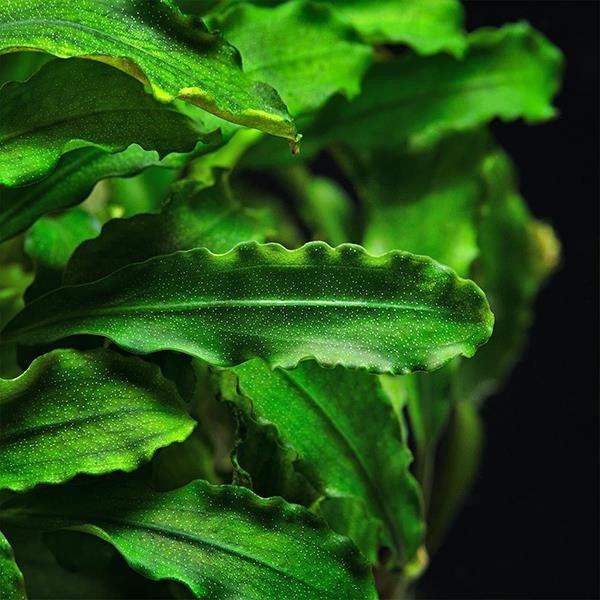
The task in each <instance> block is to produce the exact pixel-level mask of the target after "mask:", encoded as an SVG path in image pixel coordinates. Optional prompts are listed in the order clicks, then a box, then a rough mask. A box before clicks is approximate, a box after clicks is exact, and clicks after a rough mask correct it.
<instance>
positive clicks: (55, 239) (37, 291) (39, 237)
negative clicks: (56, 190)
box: [25, 209, 100, 302]
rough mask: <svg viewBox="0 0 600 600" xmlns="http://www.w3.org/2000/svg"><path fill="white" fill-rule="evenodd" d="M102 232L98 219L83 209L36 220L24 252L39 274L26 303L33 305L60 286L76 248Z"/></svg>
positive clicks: (26, 295)
mask: <svg viewBox="0 0 600 600" xmlns="http://www.w3.org/2000/svg"><path fill="white" fill-rule="evenodd" d="M99 231H100V223H98V221H97V219H96V218H95V217H94V216H93V215H90V214H89V213H87V212H85V211H84V210H81V209H74V210H72V211H69V212H67V213H64V214H62V215H59V216H57V217H43V218H41V219H39V220H38V221H36V222H35V223H34V225H33V227H32V228H31V229H30V230H29V232H28V233H27V236H26V237H25V250H26V252H27V254H28V255H29V257H30V258H31V259H32V260H33V263H34V265H35V271H36V274H35V281H34V282H33V284H32V285H31V286H30V287H29V288H28V290H27V292H26V294H25V300H26V301H27V302H31V301H32V300H34V299H35V298H38V297H39V296H42V295H43V294H45V293H46V292H49V291H50V290H53V289H54V288H57V287H60V284H61V282H62V276H63V271H64V269H65V267H66V266H67V262H68V260H69V258H70V257H71V254H73V252H74V251H75V248H77V246H79V244H81V243H82V242H83V241H85V240H87V239H89V238H91V237H94V236H95V235H97V234H98V233H99Z"/></svg>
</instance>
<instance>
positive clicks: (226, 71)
mask: <svg viewBox="0 0 600 600" xmlns="http://www.w3.org/2000/svg"><path fill="white" fill-rule="evenodd" d="M22 48H27V49H35V50H39V51H41V52H47V53H48V54H53V55H55V56H57V57H59V58H73V57H85V58H88V59H90V58H91V59H94V60H98V61H102V62H106V63H108V64H110V65H112V66H114V67H116V68H118V69H120V70H122V71H124V72H126V73H128V74H129V75H131V76H133V77H135V78H136V79H139V80H140V81H141V82H142V83H145V84H149V85H150V87H151V88H152V91H153V93H154V95H155V96H156V98H157V99H158V100H160V101H161V102H170V101H172V100H174V99H175V98H182V99H184V100H186V101H188V102H191V103H192V104H197V105H198V106H200V107H201V108H203V109H205V110H207V111H208V112H212V113H214V114H215V115H217V116H220V117H222V118H224V119H226V120H230V121H232V122H235V123H239V124H240V125H245V126H248V127H255V128H257V129H261V130H263V131H267V132H269V133H272V134H274V135H280V136H283V137H288V138H290V139H294V138H295V137H296V130H295V127H294V125H293V122H292V121H291V119H290V117H289V115H288V114H287V110H286V108H285V106H284V105H283V103H282V102H281V100H280V99H279V97H278V96H277V94H276V92H275V91H274V90H273V89H271V88H269V87H268V86H267V85H265V84H261V83H258V82H254V81H252V80H251V79H249V78H248V77H246V76H245V75H244V73H243V72H242V70H241V69H240V66H239V62H238V58H237V55H236V52H235V49H233V48H232V47H231V46H229V45H228V44H226V43H225V42H223V40H222V39H221V38H219V37H218V36H217V35H214V34H210V33H208V31H207V30H206V27H205V26H204V24H203V23H202V21H200V20H199V19H192V18H187V17H184V16H183V15H182V14H181V13H180V12H179V11H178V10H177V9H176V8H175V7H174V6H173V4H172V3H171V2H170V1H168V0H161V1H160V2H152V3H148V2H145V1H143V0H133V1H131V0H77V2H71V1H70V0H53V1H52V2H46V1H45V0H19V2H16V3H15V2H10V3H4V4H3V5H2V7H0V52H11V51H14V50H15V49H22ZM167 50H168V51H167Z"/></svg>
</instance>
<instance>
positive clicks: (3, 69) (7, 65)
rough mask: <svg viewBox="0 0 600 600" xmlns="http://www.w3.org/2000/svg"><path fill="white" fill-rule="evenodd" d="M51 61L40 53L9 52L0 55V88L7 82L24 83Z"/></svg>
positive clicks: (50, 58) (49, 57)
mask: <svg viewBox="0 0 600 600" xmlns="http://www.w3.org/2000/svg"><path fill="white" fill-rule="evenodd" d="M49 60H52V57H51V56H48V55H47V54H42V53H40V52H11V53H10V54H0V86H2V85H4V84H5V83H7V82H9V81H25V80H26V79H29V77H31V76H32V75H33V74H34V73H35V72H36V71H37V70H38V69H39V68H40V67H41V66H42V65H44V64H45V63H47V62H48V61H49Z"/></svg>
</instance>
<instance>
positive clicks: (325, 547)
mask: <svg viewBox="0 0 600 600" xmlns="http://www.w3.org/2000/svg"><path fill="white" fill-rule="evenodd" d="M0 54H1V55H2V56H0V84H2V87H0V241H1V242H2V244H1V245H0V266H1V271H0V282H1V286H2V288H1V289H0V325H1V326H2V327H3V331H2V345H1V346H0V377H3V378H4V379H0V417H1V422H0V425H1V430H0V493H1V495H0V513H1V515H2V529H3V533H2V534H0V550H1V552H0V585H1V587H2V593H3V598H4V597H5V596H6V597H7V598H19V599H21V598H24V597H26V594H29V595H30V597H39V596H40V595H42V596H44V597H47V595H48V593H49V592H51V593H53V594H54V595H56V596H57V597H67V596H68V597H79V596H83V595H86V594H88V595H89V593H92V595H94V596H95V597H100V596H102V597H123V596H126V595H128V594H130V593H131V590H132V589H134V588H135V589H136V592H135V593H136V594H138V595H139V594H140V593H141V594H142V595H143V594H148V595H153V596H156V595H157V594H158V595H164V596H167V595H172V596H173V597H181V595H182V594H183V595H186V594H189V593H192V594H193V595H194V596H197V597H209V598H231V597H240V598H261V599H262V598H277V599H280V598H307V597H310V598H329V597H330V598H373V597H376V596H377V593H379V594H380V596H381V597H389V596H392V595H394V597H396V596H398V595H401V594H402V593H403V590H405V589H406V588H407V586H409V585H411V584H412V583H413V582H414V580H415V579H416V578H417V577H418V576H419V575H420V574H421V573H422V571H423V569H424V568H425V567H426V564H427V556H428V553H429V552H431V551H432V550H435V548H436V547H437V545H438V544H439V543H440V541H441V539H442V538H443V534H444V532H445V530H446V528H447V526H448V524H449V522H450V521H451V519H452V517H453V515H454V513H455V512H456V510H457V509H458V507H459V506H460V503H461V500H462V498H463V497H464V494H465V493H466V491H467V490H468V487H469V484H470V481H471V480H472V477H473V475H474V473H475V472H476V468H477V460H476V458H477V455H478V452H479V444H480V441H481V435H482V432H481V425H480V422H479V417H478V414H477V408H478V406H479V405H480V403H481V401H482V400H483V399H484V398H485V397H486V396H487V395H488V394H490V393H491V392H492V391H493V390H494V389H496V388H497V386H498V385H499V384H501V382H502V380H503V379H504V378H505V377H506V376H507V374H508V372H509V371H510V368H511V366H512V365H513V364H514V362H515V361H516V360H517V359H518V356H519V353H520V351H521V350H522V347H523V345H524V343H525V337H526V332H527V327H528V325H529V323H530V321H531V318H532V305H533V301H534V298H535V295H536V293H537V290H538V289H539V287H540V285H541V284H542V282H543V281H544V279H545V278H546V277H547V276H548V274H549V273H550V271H551V270H552V269H553V267H554V266H555V265H556V263H557V260H558V255H559V246H558V242H557V240H556V238H555V237H554V235H553V232H552V229H551V228H550V227H549V226H548V225H546V224H544V223H542V222H540V221H537V220H536V219H535V218H533V217H532V216H531V215H530V213H529V211H528V209H527V206H526V204H525V203H524V201H523V200H522V198H521V197H520V196H519V194H518V189H517V185H516V182H515V176H514V173H513V167H512V165H511V163H510V160H509V158H508V157H507V156H506V154H505V153H504V152H503V150H502V149H501V148H500V147H499V146H498V145H497V144H496V143H495V141H494V139H493V136H492V134H491V133H490V132H489V130H488V128H487V125H488V124H489V123H490V122H491V121H492V120H494V119H501V120H504V121H512V120H515V119H523V120H524V121H526V122H528V123H535V122H540V121H543V120H546V119H549V118H551V117H553V116H554V115H555V109H554V108H553V106H552V99H553V96H554V94H555V93H556V91H557V88H558V85H559V79H560V70H561V56H560V53H559V51H558V50H557V49H556V48H555V47H553V46H552V45H551V44H550V42H548V41H547V40H546V39H545V38H544V37H543V36H542V35H541V34H539V33H538V32H536V31H535V30H533V29H532V28H531V27H530V26H529V25H528V24H526V23H516V24H510V25H506V26H504V27H502V28H500V29H495V30H494V29H482V30H478V31H474V32H470V33H466V32H465V31H464V30H463V14H462V9H461V7H460V5H459V3H458V2H457V1H455V0H400V1H398V0H394V1H382V2H370V1H366V0H340V1H336V2H333V1H332V2H328V1H320V2H313V1H311V0H288V1H280V2H277V1H271V2H267V1H264V2H259V1H255V2H251V1H237V0H194V1H191V0H178V1H177V2H176V1H175V0H156V1H152V2H148V1H146V0H43V1H42V0H5V1H4V2H3V3H2V4H1V5H0ZM282 138H283V139H282ZM286 139H287V141H288V143H286V142H285V140H286ZM299 150H300V154H299V155H298V151H299ZM78 205H80V206H78ZM494 315H495V317H494ZM494 321H495V324H494ZM492 329H493V330H494V333H493V335H492V337H491V338H490V335H491V334H492ZM488 339H489V341H488ZM486 342H487V344H486V345H484V346H483V344H485V343H486ZM479 346H482V348H480V349H479V350H478V347H479ZM470 357H473V358H470ZM466 358H469V359H468V360H466ZM407 417H408V418H407ZM409 440H410V442H411V445H412V448H411V447H409ZM413 455H414V456H415V462H414V463H413ZM5 535H6V537H5ZM11 544H12V546H13V548H14V553H13V548H11ZM74 547H76V549H77V550H76V551H75V552H74V551H73V548H74ZM49 550H50V551H51V553H49ZM122 559H124V561H125V562H123V560H122ZM138 574H139V575H138ZM23 575H24V577H23ZM140 575H141V576H140ZM375 581H377V586H376V585H375ZM90 590H92V592H90Z"/></svg>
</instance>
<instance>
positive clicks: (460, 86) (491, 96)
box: [246, 23, 562, 167]
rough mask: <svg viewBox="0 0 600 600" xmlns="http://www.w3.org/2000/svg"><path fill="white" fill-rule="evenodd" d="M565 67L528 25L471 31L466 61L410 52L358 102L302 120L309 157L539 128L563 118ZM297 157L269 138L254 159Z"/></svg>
mask: <svg viewBox="0 0 600 600" xmlns="http://www.w3.org/2000/svg"><path fill="white" fill-rule="evenodd" d="M561 70H562V55H561V53H560V51H559V50H558V49H557V48H556V47H555V46H553V45H552V44H551V43H550V42H549V41H548V40H547V39H546V38H545V37H544V36H543V35H542V34H540V33H539V32H537V31H536V30H534V29H532V28H531V27H530V26H529V25H527V24H526V23H516V24H512V25H505V26H504V27H502V28H500V29H496V30H494V29H480V30H477V31H475V32H473V33H471V34H469V36H468V48H467V51H466V53H465V56H464V58H463V59H462V60H460V61H458V60H455V59H454V58H452V57H450V56H444V55H438V56H431V57H426V58H424V57H421V56H418V55H416V54H413V53H407V54H405V55H403V56H401V57H399V58H397V59H394V60H391V61H389V62H384V63H378V64H375V65H373V67H372V68H371V69H370V71H369V72H368V73H367V75H366V77H365V79H364V81H363V85H362V93H361V94H360V96H358V97H357V98H356V99H355V100H354V101H353V102H347V101H346V100H345V99H343V98H340V97H336V98H333V99H332V100H331V101H330V102H329V103H328V104H327V105H326V106H325V107H324V108H323V110H322V111H321V112H320V113H319V114H318V116H317V118H315V119H313V120H311V121H306V122H301V127H302V130H303V133H304V138H303V142H302V155H303V156H304V157H310V156H312V155H313V154H314V153H315V152H317V151H318V150H319V149H321V148H322V147H324V146H327V145H330V144H337V143H342V144H348V145H350V146H354V147H357V148H361V149H365V148H366V149H372V148H378V147H381V148H392V147H397V146H402V145H403V144H407V143H408V144H411V145H413V146H424V145H427V144H428V143H430V142H433V141H435V140H437V139H439V138H441V137H443V136H444V135H446V134H447V133H449V132H453V131H465V130H469V129H473V128H475V127H478V126H480V125H483V124H485V123H487V122H488V121H491V120H492V119H496V118H499V119H502V120H504V121H512V120H515V119H518V118H522V119H524V120H525V121H527V122H528V123H537V122H539V121H543V120H545V119H549V118H552V117H553V116H554V115H555V114H556V110H555V109H554V107H553V106H552V103H551V102H552V98H553V96H554V95H555V94H556V91H557V89H558V86H559V83H560V76H561ZM465 107H469V110H465ZM390 124H393V126H390ZM289 160H290V159H289V156H288V155H287V154H286V153H284V152H282V151H281V149H278V148H277V147H276V146H274V145H273V143H272V142H271V141H270V140H268V139H265V140H264V141H263V142H262V143H261V144H260V145H259V146H258V147H257V149H256V150H254V151H253V152H252V153H250V154H249V155H248V156H247V157H246V163H247V164H248V165H249V166H254V167H264V166H270V165H272V164H281V163H285V162H289Z"/></svg>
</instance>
